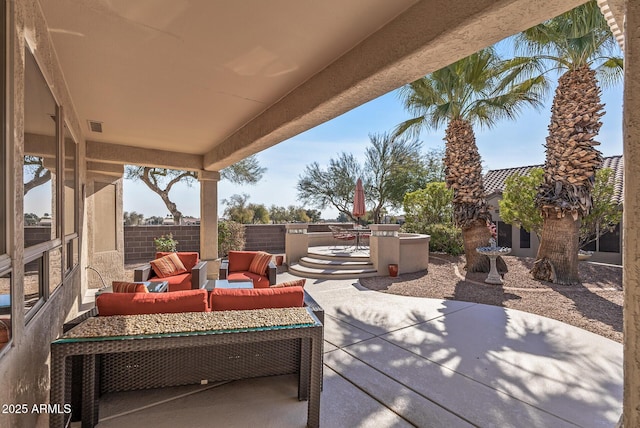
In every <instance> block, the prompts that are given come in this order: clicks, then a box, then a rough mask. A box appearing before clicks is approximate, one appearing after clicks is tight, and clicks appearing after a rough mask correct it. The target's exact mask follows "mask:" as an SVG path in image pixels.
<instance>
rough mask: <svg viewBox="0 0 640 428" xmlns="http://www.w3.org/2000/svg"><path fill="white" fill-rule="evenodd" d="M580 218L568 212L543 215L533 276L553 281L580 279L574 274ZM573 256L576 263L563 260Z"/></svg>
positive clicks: (567, 282) (574, 282) (569, 282)
mask: <svg viewBox="0 0 640 428" xmlns="http://www.w3.org/2000/svg"><path fill="white" fill-rule="evenodd" d="M579 226H580V222H579V221H576V220H574V219H573V217H571V216H564V217H560V218H557V217H546V218H545V219H544V224H543V228H542V236H541V242H540V247H539V248H538V255H537V256H536V261H535V264H534V266H533V269H532V272H534V275H535V278H536V279H539V280H542V281H548V282H553V283H556V284H563V285H570V284H576V283H579V282H580V278H579V276H578V263H577V258H578V249H579V248H578V229H579ZM574 257H575V258H576V263H567V260H573V258H574Z"/></svg>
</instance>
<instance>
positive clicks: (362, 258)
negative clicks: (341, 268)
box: [307, 248, 370, 262]
mask: <svg viewBox="0 0 640 428" xmlns="http://www.w3.org/2000/svg"><path fill="white" fill-rule="evenodd" d="M307 257H311V258H314V259H320V260H338V261H345V262H354V261H355V262H369V260H370V258H369V253H368V252H366V253H365V252H354V253H350V252H347V251H345V252H340V251H335V252H333V253H327V252H326V251H321V250H313V249H311V248H310V249H309V250H308V251H307Z"/></svg>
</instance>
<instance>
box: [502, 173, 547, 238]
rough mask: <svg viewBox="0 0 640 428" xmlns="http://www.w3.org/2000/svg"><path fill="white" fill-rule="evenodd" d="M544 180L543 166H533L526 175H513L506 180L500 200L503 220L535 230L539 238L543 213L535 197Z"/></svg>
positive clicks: (530, 230)
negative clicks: (537, 205)
mask: <svg viewBox="0 0 640 428" xmlns="http://www.w3.org/2000/svg"><path fill="white" fill-rule="evenodd" d="M543 180H544V170H543V169H542V168H532V169H531V170H530V171H529V174H526V175H512V176H511V177H509V178H507V179H506V180H505V183H504V191H503V192H502V199H501V200H500V202H498V205H499V207H500V218H502V221H504V222H505V223H508V224H512V225H515V226H518V227H521V228H523V229H524V230H526V231H527V232H530V233H531V232H533V233H535V234H536V236H537V237H538V239H540V233H541V232H542V214H540V210H539V209H538V208H537V207H536V204H535V199H536V193H537V192H538V187H540V185H541V184H542V181H543Z"/></svg>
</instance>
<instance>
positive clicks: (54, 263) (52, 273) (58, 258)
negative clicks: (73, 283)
mask: <svg viewBox="0 0 640 428" xmlns="http://www.w3.org/2000/svg"><path fill="white" fill-rule="evenodd" d="M47 259H48V260H47V261H48V262H49V272H48V273H49V275H48V276H49V294H51V293H53V291H54V290H55V289H56V288H58V286H59V285H60V284H62V248H61V247H58V248H56V249H54V250H51V251H49V256H48V257H47Z"/></svg>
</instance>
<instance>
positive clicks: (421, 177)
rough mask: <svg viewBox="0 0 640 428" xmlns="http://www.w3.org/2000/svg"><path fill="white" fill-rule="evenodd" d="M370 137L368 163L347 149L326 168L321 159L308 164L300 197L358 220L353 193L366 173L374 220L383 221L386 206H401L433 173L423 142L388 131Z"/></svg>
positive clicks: (307, 202) (367, 153)
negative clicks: (427, 160) (429, 169)
mask: <svg viewBox="0 0 640 428" xmlns="http://www.w3.org/2000/svg"><path fill="white" fill-rule="evenodd" d="M369 140H370V145H369V146H368V147H367V149H366V151H365V163H364V167H362V166H361V165H360V164H359V163H358V161H357V160H356V158H355V157H354V155H353V154H347V153H342V154H340V156H339V157H338V159H330V160H329V166H328V167H327V169H326V170H323V169H321V168H320V165H319V164H318V163H317V162H314V163H312V164H311V165H307V167H306V169H305V172H304V174H303V175H302V176H301V177H300V178H299V180H298V185H297V189H298V197H299V198H300V199H301V200H302V201H303V202H304V203H306V204H309V205H311V206H313V207H315V208H319V209H325V208H327V207H328V206H332V207H334V208H335V209H337V210H338V212H340V213H342V214H344V215H345V216H346V217H347V218H348V219H350V220H351V221H356V218H355V217H354V216H353V214H352V209H353V196H354V193H355V185H356V181H357V180H358V178H359V177H362V181H363V185H364V190H365V198H366V202H367V205H368V206H370V207H372V208H371V210H370V212H371V215H372V217H373V221H374V222H380V219H381V216H382V213H383V212H384V210H385V209H388V208H398V207H400V206H401V205H402V199H403V198H404V195H405V193H407V192H410V191H413V190H417V189H420V188H421V187H423V186H424V184H425V183H426V182H427V181H426V180H427V179H428V177H429V175H428V174H427V172H428V171H427V165H426V161H425V156H424V155H423V153H422V152H421V148H422V144H421V143H420V142H418V141H417V140H409V139H407V138H401V137H395V136H391V135H387V134H381V135H373V134H372V135H369ZM436 174H437V172H436Z"/></svg>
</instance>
